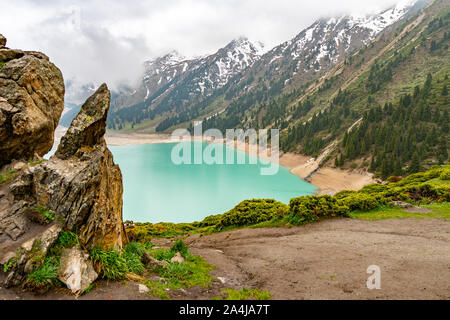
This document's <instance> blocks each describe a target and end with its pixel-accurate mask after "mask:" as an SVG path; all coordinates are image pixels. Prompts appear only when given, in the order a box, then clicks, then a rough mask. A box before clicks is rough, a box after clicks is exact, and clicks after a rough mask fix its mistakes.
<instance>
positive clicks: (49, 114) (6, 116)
mask: <svg viewBox="0 0 450 320" xmlns="http://www.w3.org/2000/svg"><path fill="white" fill-rule="evenodd" d="M1 38H2V37H0V62H2V67H1V68H0V126H1V130H0V167H1V166H3V165H5V164H7V163H9V162H11V161H12V160H13V159H27V160H28V159H30V158H32V157H33V156H34V155H35V153H36V154H38V155H40V156H42V155H44V154H46V153H47V152H48V151H50V149H51V148H52V146H53V135H54V131H55V129H56V127H57V125H58V122H59V119H60V117H61V113H62V111H63V108H64V91H65V89H64V81H63V76H62V73H61V71H60V70H59V69H58V68H57V67H56V66H55V65H54V64H53V63H51V62H50V61H49V59H48V57H47V56H46V55H44V54H40V53H37V52H31V51H22V50H16V49H8V48H5V47H4V46H2V45H1V43H2V42H4V44H6V39H5V40H4V41H3V40H1ZM3 38H4V37H3Z"/></svg>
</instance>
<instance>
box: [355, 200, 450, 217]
mask: <svg viewBox="0 0 450 320" xmlns="http://www.w3.org/2000/svg"><path fill="white" fill-rule="evenodd" d="M420 207H421V208H426V209H431V210H433V212H428V213H425V212H424V213H420V212H408V211H405V210H404V209H402V208H397V207H389V206H381V207H378V208H376V209H374V210H370V211H367V212H362V211H355V212H352V213H351V214H350V217H351V218H354V219H362V220H369V221H374V220H383V219H404V218H417V219H424V218H437V219H445V220H450V203H449V202H442V203H432V204H428V205H421V206H420Z"/></svg>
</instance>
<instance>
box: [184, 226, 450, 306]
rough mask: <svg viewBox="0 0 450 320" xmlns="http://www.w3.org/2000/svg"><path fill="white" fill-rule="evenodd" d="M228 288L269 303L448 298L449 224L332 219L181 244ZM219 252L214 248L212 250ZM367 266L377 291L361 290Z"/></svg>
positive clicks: (245, 231) (218, 236)
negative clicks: (263, 295) (253, 292)
mask: <svg viewBox="0 0 450 320" xmlns="http://www.w3.org/2000/svg"><path fill="white" fill-rule="evenodd" d="M187 243H189V245H190V247H191V248H192V249H191V250H192V251H193V252H194V253H195V254H199V255H201V256H203V257H204V258H205V259H206V260H207V261H208V262H209V263H211V264H215V265H217V267H218V268H217V270H215V271H214V273H215V275H217V276H221V277H225V278H226V279H227V280H228V281H229V282H228V283H229V285H230V286H231V287H233V286H234V287H240V286H241V287H242V286H247V287H254V288H259V289H265V290H268V291H269V292H271V293H272V294H273V299H450V221H446V220H438V219H420V220H419V219H393V220H380V221H363V220H353V219H333V220H327V221H322V222H319V223H314V224H310V225H307V226H304V227H294V228H290V229H289V228H264V229H242V230H236V231H231V232H225V233H218V234H213V235H209V236H204V237H198V236H195V237H190V238H188V239H187ZM218 250H220V251H218ZM370 265H377V266H379V267H380V268H381V289H379V290H377V289H374V290H369V289H368V288H367V286H366V281H367V278H368V277H369V276H370V275H369V274H367V273H366V270H367V268H368V267H369V266H370Z"/></svg>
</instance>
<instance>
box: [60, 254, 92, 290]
mask: <svg viewBox="0 0 450 320" xmlns="http://www.w3.org/2000/svg"><path fill="white" fill-rule="evenodd" d="M97 277H98V274H97V273H96V272H95V270H94V266H93V265H92V261H90V260H89V254H88V253H87V252H86V251H84V250H82V249H81V248H80V246H74V247H72V248H68V249H64V250H63V251H62V252H61V262H60V267H59V270H58V279H59V280H61V282H62V283H64V284H66V285H67V287H68V288H69V289H70V290H71V291H72V293H75V294H80V293H82V292H83V291H84V290H86V289H87V288H88V287H89V286H90V284H91V283H92V282H94V281H95V279H97Z"/></svg>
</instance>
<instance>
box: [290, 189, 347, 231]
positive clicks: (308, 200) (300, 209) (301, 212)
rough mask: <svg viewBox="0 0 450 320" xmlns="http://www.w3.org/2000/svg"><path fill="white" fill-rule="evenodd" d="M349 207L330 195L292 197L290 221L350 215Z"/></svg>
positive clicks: (300, 223) (296, 222) (311, 220)
mask: <svg viewBox="0 0 450 320" xmlns="http://www.w3.org/2000/svg"><path fill="white" fill-rule="evenodd" d="M349 213H350V210H349V207H348V206H346V205H343V204H341V203H339V202H338V201H337V199H336V198H334V197H331V196H329V195H324V196H305V197H298V198H293V199H291V201H290V203H289V216H288V221H289V222H291V223H292V224H295V225H302V224H306V223H309V222H313V221H317V220H320V219H321V218H328V217H338V216H341V217H348V214H349Z"/></svg>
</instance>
